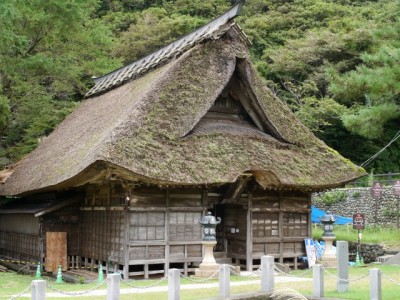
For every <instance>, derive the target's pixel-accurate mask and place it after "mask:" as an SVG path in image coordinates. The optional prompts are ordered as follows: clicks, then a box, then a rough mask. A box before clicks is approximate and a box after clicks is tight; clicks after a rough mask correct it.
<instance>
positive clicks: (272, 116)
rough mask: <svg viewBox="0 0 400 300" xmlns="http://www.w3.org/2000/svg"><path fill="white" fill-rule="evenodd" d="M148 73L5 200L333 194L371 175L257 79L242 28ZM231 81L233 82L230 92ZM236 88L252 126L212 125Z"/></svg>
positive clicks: (94, 108) (78, 114)
mask: <svg viewBox="0 0 400 300" xmlns="http://www.w3.org/2000/svg"><path fill="white" fill-rule="evenodd" d="M226 24H227V25H229V26H228V28H229V29H228V30H227V31H226V32H225V34H224V35H222V36H220V37H219V38H218V39H216V40H214V39H213V38H211V39H208V40H204V41H203V42H202V43H200V44H198V45H195V46H193V47H192V48H191V49H188V50H187V51H186V52H185V53H183V54H182V55H181V56H179V57H176V58H174V59H173V60H171V61H170V62H168V63H166V64H165V63H164V64H163V65H161V66H159V67H158V68H153V69H152V70H151V71H148V72H147V73H146V74H144V75H142V76H140V77H138V78H136V79H134V80H132V81H129V82H127V83H125V84H123V85H119V86H118V87H114V88H112V89H111V90H109V91H108V92H106V93H103V94H101V95H97V96H95V97H91V98H89V99H86V100H85V101H83V102H82V103H81V105H80V106H79V107H78V108H77V109H76V110H75V111H74V112H73V113H72V114H71V115H69V116H68V117H67V118H66V119H65V120H64V121H63V122H62V123H61V124H60V125H59V126H58V127H57V128H56V129H55V130H54V132H53V133H52V134H50V135H49V137H48V138H46V139H45V140H44V141H43V142H42V143H41V144H40V145H39V147H38V148H37V149H36V150H35V151H33V152H32V153H31V154H30V155H28V156H27V157H26V158H25V159H24V160H23V161H22V162H21V163H20V164H19V165H18V167H17V168H15V170H14V172H13V173H12V174H11V176H9V177H8V179H7V180H6V182H5V184H2V185H0V194H3V195H6V194H7V195H21V194H29V193H33V192H35V191H39V190H42V191H43V190H56V189H63V188H71V187H75V186H79V185H83V184H85V183H87V182H93V181H99V180H104V179H110V178H112V177H120V178H124V179H128V180H133V181H140V182H149V183H157V184H168V185H192V184H193V185H209V184H222V183H226V182H234V181H236V180H237V178H238V177H239V176H241V175H242V174H244V173H248V174H249V173H250V174H252V175H253V176H254V177H255V179H256V180H257V182H258V183H259V184H260V185H261V186H263V187H267V188H268V187H278V188H281V187H286V188H289V187H290V188H310V189H314V188H315V189H319V188H329V187H335V186H339V185H341V184H343V183H345V182H348V181H351V180H353V179H355V178H358V177H360V176H363V175H364V174H365V173H364V171H363V170H362V169H361V168H359V167H357V166H355V165H354V164H352V163H351V162H350V161H348V160H346V159H345V158H343V157H342V156H341V155H340V154H338V153H337V152H336V151H334V150H332V149H331V148H329V147H328V146H326V145H325V144H324V143H323V142H322V141H320V140H318V139H317V138H316V137H315V136H314V135H313V134H312V133H311V132H310V131H309V130H308V129H307V128H306V127H305V126H303V125H302V124H301V123H300V122H299V121H298V120H297V119H296V117H295V116H294V115H293V113H292V112H291V111H290V110H289V109H288V108H287V107H286V105H284V104H283V103H282V102H281V101H280V100H279V99H277V98H276V97H275V96H274V95H273V94H272V92H271V91H270V90H269V89H268V88H267V87H266V86H265V85H264V83H263V82H262V80H261V79H260V78H259V77H258V76H257V74H256V72H255V70H254V68H253V66H252V65H251V62H250V60H249V53H248V50H247V47H246V43H245V42H243V36H242V35H241V34H239V33H238V32H239V30H238V28H237V27H236V25H235V24H234V23H232V22H231V21H227V23H226ZM232 82H234V83H233V84H232ZM227 89H232V91H234V92H235V93H236V94H240V97H242V98H241V99H240V101H241V102H243V106H245V108H246V111H247V112H248V115H249V116H250V117H251V119H253V120H252V121H251V122H247V121H246V122H247V123H246V122H245V121H243V120H242V119H241V120H238V121H232V120H231V119H223V118H222V119H221V120H215V119H212V118H211V119H207V118H206V116H208V112H209V110H210V108H211V107H212V106H213V104H214V102H215V101H216V99H217V98H218V96H219V95H220V94H221V93H222V92H224V91H225V92H226V91H227Z"/></svg>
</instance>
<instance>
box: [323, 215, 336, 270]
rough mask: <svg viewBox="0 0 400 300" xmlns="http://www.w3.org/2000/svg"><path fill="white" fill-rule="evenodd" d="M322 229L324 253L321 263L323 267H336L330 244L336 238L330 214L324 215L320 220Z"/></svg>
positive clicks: (333, 219) (333, 221)
mask: <svg viewBox="0 0 400 300" xmlns="http://www.w3.org/2000/svg"><path fill="white" fill-rule="evenodd" d="M321 223H322V228H323V230H324V233H323V234H322V239H323V240H324V241H325V251H324V254H323V255H322V257H321V263H322V265H324V266H325V267H334V266H336V262H337V259H336V255H335V252H334V251H333V246H332V243H333V241H334V240H335V238H336V236H335V234H334V233H333V224H334V223H335V218H334V216H333V215H331V214H326V215H325V216H323V217H322V218H321Z"/></svg>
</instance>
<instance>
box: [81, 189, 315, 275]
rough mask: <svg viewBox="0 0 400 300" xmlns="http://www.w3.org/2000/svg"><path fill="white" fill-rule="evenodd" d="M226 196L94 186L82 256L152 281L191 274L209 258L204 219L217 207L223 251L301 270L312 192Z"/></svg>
mask: <svg viewBox="0 0 400 300" xmlns="http://www.w3.org/2000/svg"><path fill="white" fill-rule="evenodd" d="M223 197H224V193H223V190H221V191H220V190H219V189H217V188H215V189H214V190H211V191H210V190H205V189H200V188H198V189H195V188H192V189H189V188H182V189H162V188H156V187H146V188H144V187H140V188H129V187H128V188H127V187H124V188H123V187H122V186H118V185H116V184H109V185H103V186H100V187H92V188H89V189H88V190H87V196H86V200H85V205H84V206H83V207H81V215H80V244H81V246H80V256H82V257H85V258H89V259H90V260H100V261H107V260H108V259H109V260H110V261H111V262H112V263H113V264H114V265H116V268H119V269H120V270H123V272H124V274H125V276H133V275H144V276H145V277H148V276H149V275H150V274H155V273H163V272H166V271H167V270H168V268H170V267H171V266H173V267H178V268H181V269H182V270H183V271H185V272H188V271H190V270H191V269H193V268H194V267H195V266H196V265H198V263H199V262H201V260H202V251H203V250H202V245H201V239H202V230H201V226H200V225H199V224H198V219H199V218H201V217H202V216H203V215H204V214H205V213H206V211H207V210H212V211H213V213H214V214H215V215H216V216H217V217H221V218H222V220H223V222H222V223H221V225H219V227H217V240H218V247H217V248H216V251H220V252H221V253H225V254H224V255H225V256H226V257H228V258H232V259H234V260H235V262H236V263H237V264H240V265H245V266H246V267H247V268H248V269H252V268H253V267H256V266H257V264H258V263H257V260H259V259H260V258H261V256H262V255H265V254H268V255H273V256H274V257H275V258H276V259H277V261H280V262H283V263H289V264H291V265H293V266H295V267H296V266H297V257H298V256H301V255H304V254H305V249H304V237H307V236H309V235H310V224H309V217H310V216H309V215H310V209H309V205H310V200H309V199H310V198H309V194H307V193H300V192H271V191H265V190H255V191H252V192H251V193H250V192H247V191H246V193H243V194H242V195H241V197H239V198H238V200H237V201H236V203H227V204H221V202H222V200H223V199H224V198H223Z"/></svg>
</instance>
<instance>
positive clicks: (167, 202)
mask: <svg viewBox="0 0 400 300" xmlns="http://www.w3.org/2000/svg"><path fill="white" fill-rule="evenodd" d="M170 206H171V192H170V190H168V189H167V190H166V191H165V207H166V208H167V209H166V210H165V223H164V227H165V231H164V237H165V256H164V258H165V263H164V274H165V275H167V274H168V270H169V251H170V248H169V218H170V211H169V209H170Z"/></svg>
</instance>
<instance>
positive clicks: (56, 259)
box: [46, 232, 68, 272]
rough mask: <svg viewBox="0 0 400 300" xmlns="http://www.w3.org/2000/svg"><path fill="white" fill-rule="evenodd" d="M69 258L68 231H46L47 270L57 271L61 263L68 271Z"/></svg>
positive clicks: (63, 268)
mask: <svg viewBox="0 0 400 300" xmlns="http://www.w3.org/2000/svg"><path fill="white" fill-rule="evenodd" d="M67 259H68V258H67V233H66V232H46V271H48V272H57V270H58V266H59V265H61V268H62V270H63V271H67V270H68V261H67Z"/></svg>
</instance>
